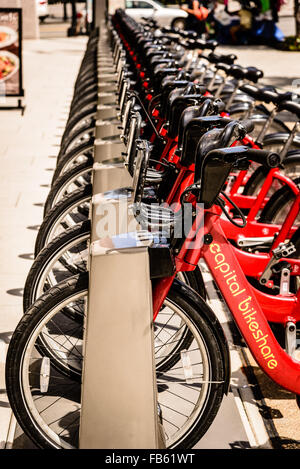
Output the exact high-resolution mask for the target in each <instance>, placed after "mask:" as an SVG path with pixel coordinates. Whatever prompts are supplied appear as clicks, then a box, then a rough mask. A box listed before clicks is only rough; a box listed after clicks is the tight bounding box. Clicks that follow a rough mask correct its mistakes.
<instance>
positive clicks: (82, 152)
mask: <svg viewBox="0 0 300 469" xmlns="http://www.w3.org/2000/svg"><path fill="white" fill-rule="evenodd" d="M93 156H94V138H91V139H89V140H88V141H87V142H84V143H83V144H82V145H78V146H76V147H75V148H73V149H72V150H71V151H70V152H68V153H66V154H65V155H63V156H61V158H60V159H59V161H57V165H56V168H55V171H54V174H53V177H52V183H51V185H52V186H53V185H54V184H55V182H56V180H57V179H58V178H59V177H60V176H61V175H62V174H63V173H65V172H66V171H67V170H68V169H71V167H72V166H74V165H75V164H78V163H79V162H80V163H83V162H86V164H91V163H93V161H94V158H93Z"/></svg>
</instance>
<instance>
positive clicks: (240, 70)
mask: <svg viewBox="0 0 300 469" xmlns="http://www.w3.org/2000/svg"><path fill="white" fill-rule="evenodd" d="M247 73H248V70H247V69H246V68H244V67H242V66H241V65H237V64H234V65H231V66H230V70H229V73H228V74H229V75H230V76H232V77H233V78H236V79H237V80H241V79H243V78H245V77H246V76H247Z"/></svg>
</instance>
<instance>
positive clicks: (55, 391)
mask: <svg viewBox="0 0 300 469" xmlns="http://www.w3.org/2000/svg"><path fill="white" fill-rule="evenodd" d="M87 288H88V275H87V274H85V275H80V276H75V277H72V278H70V279H68V280H67V281H64V282H61V283H60V284H58V285H57V286H56V287H54V288H53V289H51V290H49V291H48V292H46V293H45V294H44V295H43V296H42V297H41V298H40V299H39V300H38V301H37V302H36V303H35V304H34V305H33V306H32V307H31V308H30V309H29V310H28V311H27V313H26V314H25V315H24V316H23V318H22V319H21V321H20V322H19V324H18V326H17V328H16V330H15V332H14V334H13V336H12V339H11V342H10V345H9V349H8V353H7V358H6V388H7V392H8V397H9V402H10V405H11V407H12V410H13V412H14V415H15V416H16V418H17V420H18V422H19V424H20V426H21V427H22V428H23V430H24V432H25V433H26V434H27V435H28V436H29V438H30V439H31V440H32V441H33V442H34V443H35V444H36V445H37V446H38V447H40V448H43V449H60V448H62V447H69V446H68V445H70V444H73V446H72V447H73V448H74V447H76V446H77V445H78V428H79V414H80V392H81V383H80V382H78V383H76V382H74V381H70V380H67V378H66V377H63V375H60V374H56V372H55V369H54V370H52V371H51V372H50V373H49V383H48V387H47V389H46V391H45V390H43V391H41V390H40V389H39V385H36V381H37V380H38V379H39V371H38V370H39V369H40V363H41V362H42V360H43V359H42V356H43V355H42V345H41V344H42V342H43V334H45V329H46V330H50V329H49V328H51V327H53V324H52V322H53V318H55V320H56V319H57V316H56V315H57V314H58V312H59V310H60V308H62V309H63V308H64V306H65V304H67V302H70V303H71V304H73V303H74V301H75V299H76V301H77V300H79V301H81V302H83V301H84V295H86V294H87ZM186 289H187V287H185V292H187V290H186ZM199 302H200V303H199ZM199 304H201V310H202V311H200V310H198V308H197V309H196V308H195V305H194V303H193V301H192V300H191V298H190V297H189V295H186V296H184V295H182V291H181V285H180V282H176V281H175V282H174V284H173V286H172V288H171V289H170V292H169V294H168V297H167V300H166V302H165V305H166V306H164V307H163V308H165V307H167V309H168V308H169V309H170V308H171V311H173V312H174V313H171V314H177V316H178V318H179V319H180V318H181V320H182V318H184V320H185V324H187V325H188V326H189V327H190V329H191V331H192V332H193V334H194V337H195V339H194V342H193V347H192V348H193V353H194V351H195V348H197V345H198V349H199V353H200V357H201V356H203V357H204V358H203V361H202V368H203V377H202V372H199V371H198V373H197V376H199V377H200V376H201V378H200V382H199V383H198V382H196V383H195V386H193V385H189V386H188V387H189V388H190V389H191V386H192V388H193V390H194V392H195V394H196V392H198V391H199V397H198V399H197V400H196V402H193V403H192V405H191V407H192V406H193V409H191V410H190V409H189V410H188V411H187V410H186V409H185V411H186V413H187V414H188V415H185V417H186V418H185V420H184V422H183V424H182V425H181V427H180V429H179V430H175V431H173V434H172V435H171V437H170V438H169V445H168V448H180V449H187V448H192V447H193V446H194V445H195V444H196V443H197V442H198V441H199V439H200V438H201V437H202V436H203V435H204V434H205V433H206V431H207V430H208V428H209V427H210V425H211V424H212V422H213V420H214V418H215V416H216V414H217V412H218V409H219V407H220V404H221V401H222V398H223V393H224V381H226V379H227V378H228V377H226V365H225V362H224V356H223V353H222V351H221V348H220V345H219V339H218V337H219V336H218V332H217V331H216V327H217V325H216V323H217V321H216V320H215V319H214V320H209V319H208V317H209V315H211V314H212V312H211V310H210V309H209V308H208V306H207V305H206V303H205V302H204V301H203V300H201V299H200V298H199V300H198V305H199ZM207 310H209V312H208V311H207ZM47 326H48V329H47ZM174 334H175V333H174ZM38 341H40V342H38ZM167 342H168V341H166V346H168V344H167ZM36 349H38V351H39V353H40V354H41V355H36ZM72 352H73V348H72V349H71V353H72ZM31 353H32V355H31ZM53 353H54V354H56V353H57V350H53ZM203 354H204V355H203ZM70 356H71V355H70ZM198 361H199V357H198V355H197V358H196V363H195V366H196V365H197V366H198V365H199V364H198ZM68 363H69V361H68ZM74 363H75V361H74ZM77 363H78V364H79V363H80V360H79V357H77ZM27 365H28V368H27ZM50 366H51V365H50ZM192 366H194V365H193V363H192ZM51 368H52V367H51ZM199 373H200V375H199ZM36 375H37V376H36ZM173 376H174V372H173ZM27 380H28V383H27ZM157 380H158V403H159V406H160V409H161V410H162V422H163V425H164V424H165V423H166V422H167V425H168V420H169V417H168V416H169V415H170V411H169V409H168V406H166V405H165V404H164V403H162V404H160V402H161V397H163V399H164V397H165V396H166V394H165V395H164V393H165V392H167V393H169V394H168V395H171V394H172V380H170V378H169V377H168V376H165V377H164V373H163V372H159V370H158V375H157ZM173 381H174V377H173ZM164 382H165V383H166V384H163V383H164ZM200 383H201V384H200ZM27 384H28V385H27ZM175 385H176V386H177V387H176V392H177V394H178V396H179V390H178V388H179V387H180V386H182V387H181V388H180V389H181V390H182V392H183V393H184V392H186V390H187V387H186V386H187V385H186V383H185V381H184V382H182V378H181V377H179V381H176V379H175ZM49 396H50V399H51V396H55V401H54V405H55V403H57V405H59V406H60V407H59V412H60V413H61V416H60V417H59V418H58V416H57V415H56V419H55V422H54V423H53V417H52V416H50V417H49V416H48V418H49V420H50V423H49V424H48V422H47V421H46V419H47V413H44V412H43V410H41V409H42V408H43V405H42V407H41V403H42V404H43V403H44V404H45V403H46V404H47V399H49ZM181 399H182V398H181ZM63 400H64V401H63ZM59 401H60V402H59ZM51 402H52V404H53V398H52V401H51ZM181 402H182V401H181ZM48 403H49V401H48ZM67 403H69V407H66V406H65V405H62V404H67ZM70 405H72V406H71V409H72V412H71V413H72V418H74V422H73V421H72V419H71V421H70V420H69V419H67V418H66V417H67V416H70V410H69V409H70ZM177 406H178V401H177ZM175 410H177V409H175ZM172 412H174V408H173V409H172ZM177 412H178V413H180V408H178V410H177ZM42 413H43V416H42ZM180 415H182V414H180ZM50 425H51V428H50ZM62 425H66V426H67V428H65V427H64V428H63V430H65V431H66V430H68V433H67V435H65V434H63V433H62V432H60V430H61V428H62ZM165 428H167V427H165ZM58 435H60V437H59V438H58Z"/></svg>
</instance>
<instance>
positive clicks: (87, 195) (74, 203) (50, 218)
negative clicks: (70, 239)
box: [34, 184, 92, 257]
mask: <svg viewBox="0 0 300 469" xmlns="http://www.w3.org/2000/svg"><path fill="white" fill-rule="evenodd" d="M91 197H92V185H91V184H88V185H87V186H85V187H82V188H81V189H78V190H77V191H75V192H73V193H72V194H69V195H67V196H66V197H65V198H64V199H63V200H61V201H60V202H59V203H58V204H57V205H56V206H54V207H53V208H52V209H51V210H50V212H49V213H48V214H47V216H46V217H45V218H44V220H43V222H42V224H41V226H40V229H39V232H38V235H37V238H36V242H35V249H34V256H35V257H36V256H37V255H38V253H39V252H40V251H41V250H42V249H43V247H45V246H46V245H47V244H48V243H49V242H50V241H52V239H53V238H54V237H55V236H57V235H56V234H55V232H54V226H55V224H57V223H58V221H59V219H60V218H61V217H64V216H65V215H66V214H67V213H71V211H72V210H76V209H77V207H80V206H83V205H84V204H85V205H86V204H87V203H89V201H90V199H91ZM72 218H73V219H74V225H75V224H76V223H80V222H82V221H85V220H86V219H87V218H88V213H86V210H85V209H84V210H81V211H80V212H79V213H77V214H76V215H74V216H73V217H72ZM67 228H69V227H67V226H66V227H65V229H67Z"/></svg>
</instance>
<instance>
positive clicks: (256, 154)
mask: <svg viewBox="0 0 300 469" xmlns="http://www.w3.org/2000/svg"><path fill="white" fill-rule="evenodd" d="M247 157H248V159H249V160H251V161H254V162H255V163H258V164H261V165H263V166H265V167H266V168H269V169H270V168H277V167H278V166H279V164H280V156H279V155H278V153H275V152H273V151H268V150H255V149H252V148H250V149H249V150H248V154H247Z"/></svg>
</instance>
